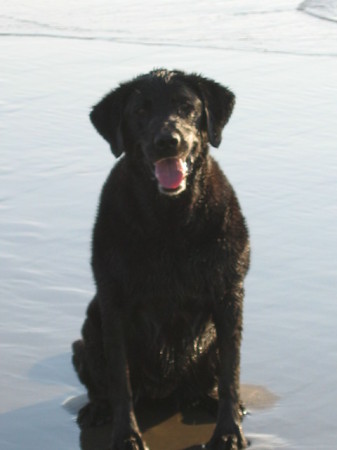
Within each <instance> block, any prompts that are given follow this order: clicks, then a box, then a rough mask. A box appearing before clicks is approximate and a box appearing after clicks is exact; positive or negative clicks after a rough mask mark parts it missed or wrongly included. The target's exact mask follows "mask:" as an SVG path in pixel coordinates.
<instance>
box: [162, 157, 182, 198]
mask: <svg viewBox="0 0 337 450" xmlns="http://www.w3.org/2000/svg"><path fill="white" fill-rule="evenodd" d="M154 166H155V176H156V179H157V181H158V184H159V189H160V191H161V192H162V193H164V194H167V195H176V194H179V193H180V192H182V191H183V190H185V188H186V176H187V174H188V164H187V162H186V161H185V160H184V159H182V158H179V157H170V158H163V159H160V160H158V161H156V162H155V164H154Z"/></svg>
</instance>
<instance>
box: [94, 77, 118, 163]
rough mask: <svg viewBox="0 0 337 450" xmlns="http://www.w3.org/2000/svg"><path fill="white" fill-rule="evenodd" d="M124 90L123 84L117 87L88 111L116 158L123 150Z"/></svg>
mask: <svg viewBox="0 0 337 450" xmlns="http://www.w3.org/2000/svg"><path fill="white" fill-rule="evenodd" d="M126 91H127V89H126V87H125V85H124V86H120V87H118V88H117V89H116V90H114V91H112V92H110V93H109V94H107V95H106V96H105V97H104V98H103V99H102V100H101V101H100V102H99V103H97V105H95V106H94V107H93V108H92V111H91V113H90V120H91V122H92V124H93V125H94V127H95V128H96V130H97V131H98V132H99V134H100V135H101V136H102V137H103V138H104V139H105V140H106V141H108V143H109V144H110V147H111V151H112V153H113V154H114V155H115V156H116V158H118V157H119V156H120V155H121V154H122V153H123V152H124V142H123V133H122V120H123V111H124V104H125V103H124V102H125V97H126Z"/></svg>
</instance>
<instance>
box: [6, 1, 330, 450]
mask: <svg viewBox="0 0 337 450" xmlns="http://www.w3.org/2000/svg"><path fill="white" fill-rule="evenodd" d="M153 67H168V68H178V69H182V70H186V71H194V72H198V73H202V74H204V75H206V76H208V77H210V78H214V79H215V80H217V81H219V82H220V83H222V84H224V85H226V86H228V87H230V88H231V89H232V90H233V91H234V92H235V94H236V96H237V105H236V108H235V111H234V114H233V117H232V118H231V120H230V122H229V124H228V126H227V127H226V129H225V132H224V134H223V142H222V144H221V146H220V148H219V149H212V154H213V156H214V157H215V158H216V159H217V160H218V161H219V162H220V164H221V166H222V168H223V170H224V171H225V173H226V174H227V176H228V178H229V179H230V181H231V183H232V184H233V185H234V187H235V189H236V192H237V193H238V196H239V199H240V202H241V205H242V209H243V211H244V214H245V216H246V218H247V222H248V225H249V229H250V234H251V242H252V255H253V258H252V265H251V270H250V272H249V275H248V278H247V282H246V300H245V310H244V334H243V347H242V365H241V381H242V385H243V388H242V391H243V396H244V397H245V398H246V403H247V406H248V409H249V410H250V412H251V414H250V415H248V417H247V418H245V421H244V430H245V433H246V434H247V436H248V438H249V439H250V440H251V443H252V446H251V448H252V449H255V450H262V449H266V450H276V449H284V448H285V449H291V450H299V449H301V450H302V449H303V450H304V449H313V450H334V449H335V448H336V441H337V431H336V424H335V404H336V402H337V378H336V373H337V357H336V353H337V347H336V342H337V319H336V317H337V302H336V284H337V282H336V280H337V277H336V275H337V267H336V256H335V255H336V244H337V235H336V231H335V229H336V220H337V208H336V193H337V176H336V175H337V171H336V168H337V156H336V149H337V144H336V117H337V1H327V2H318V1H313V0H312V1H305V2H302V3H300V2H296V1H290V0H285V1H280V0H276V1H275V2H273V4H272V5H270V4H269V2H266V1H256V2H254V3H252V2H249V1H248V0H237V1H233V0H231V1H228V2H214V4H213V3H212V7H211V8H210V6H209V4H206V3H205V2H203V1H201V0H196V1H194V2H192V1H190V0H186V1H180V2H178V1H173V0H172V1H170V2H162V3H158V2H155V1H154V0H145V2H144V1H143V2H140V1H138V0H132V1H130V2H122V1H121V0H118V1H116V2H108V1H106V0H98V1H97V2H93V1H90V0H84V1H83V2H81V4H79V3H78V2H76V0H70V1H67V2H65V1H63V0H62V1H60V2H58V3H57V4H54V3H51V2H41V1H34V2H30V1H29V0H17V1H15V2H10V3H9V2H8V4H4V5H2V6H1V11H0V117H1V121H0V143H1V145H0V212H1V214H0V261H1V275H0V277H1V280H0V317H1V324H0V361H1V363H0V398H1V402H0V448H1V449H2V450H22V449H23V448H24V449H25V450H46V449H48V450H60V449H62V450H74V449H82V450H89V449H91V450H93V449H94V450H100V449H101V448H102V449H105V447H104V445H106V443H104V442H105V441H104V439H105V437H104V436H106V432H107V431H106V430H105V431H104V430H102V431H101V432H95V433H94V434H90V433H89V434H87V435H85V436H83V435H82V436H80V432H79V429H78V427H77V425H76V423H75V421H74V417H75V413H76V408H78V404H79V403H80V402H81V401H83V394H84V389H83V388H82V386H81V385H80V384H79V382H78V381H77V378H76V376H75V373H74V372H73V370H72V367H71V361H70V345H71V342H72V341H73V340H75V339H77V338H78V337H79V333H80V327H81V325H82V321H83V317H84V312H85V309H86V306H87V304H88V302H89V301H90V299H91V297H92V295H93V293H94V285H93V280H92V275H91V271H90V240H91V228H92V224H93V220H94V217H95V213H96V207H97V202H98V196H99V193H100V189H101V187H102V184H103V182H104V180H105V178H106V176H107V174H108V173H109V171H110V170H111V167H112V166H113V164H114V162H115V160H114V158H113V156H112V155H111V153H110V151H109V149H108V147H107V145H106V143H104V142H103V140H102V139H101V138H100V137H99V136H98V135H97V133H95V131H94V129H93V128H92V127H91V125H90V122H89V119H88V113H89V111H90V107H91V106H92V105H93V104H95V103H96V101H97V100H98V99H99V98H100V97H101V96H102V95H103V94H104V93H105V92H107V91H108V90H110V89H112V88H113V87H115V86H117V85H118V83H119V82H121V81H123V80H127V79H129V78H131V77H133V76H135V75H137V74H140V73H143V72H146V71H149V70H150V69H152V68H153ZM69 399H71V400H69ZM154 414H155V416H156V417H157V423H155V422H153V421H152V422H151V421H150V422H149V423H150V425H147V426H146V430H147V431H146V436H147V438H148V441H149V443H150V444H151V449H153V450H156V449H158V450H183V449H184V448H186V446H192V445H193V444H197V443H200V440H203V439H205V440H206V439H207V436H208V433H209V430H210V427H211V426H213V425H212V424H211V421H212V420H211V419H210V418H209V417H206V416H203V415H202V414H201V413H200V412H195V414H194V416H193V414H192V416H191V417H192V419H186V418H184V417H183V416H181V414H177V413H176V412H175V411H167V413H165V414H163V416H161V415H160V414H159V413H154ZM200 414H201V415H200ZM186 417H190V416H188V415H187V416H186ZM193 417H194V419H193ZM193 422H195V423H193ZM144 426H145V425H144ZM170 436H172V440H171V441H170V439H169V437H170Z"/></svg>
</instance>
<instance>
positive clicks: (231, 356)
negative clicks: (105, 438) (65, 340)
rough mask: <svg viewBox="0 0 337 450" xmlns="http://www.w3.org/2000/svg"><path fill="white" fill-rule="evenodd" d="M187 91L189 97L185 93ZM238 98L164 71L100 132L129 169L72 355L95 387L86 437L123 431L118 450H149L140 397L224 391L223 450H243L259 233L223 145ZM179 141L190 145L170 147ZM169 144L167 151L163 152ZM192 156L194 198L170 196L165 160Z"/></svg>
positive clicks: (100, 231)
mask: <svg viewBox="0 0 337 450" xmlns="http://www.w3.org/2000/svg"><path fill="white" fill-rule="evenodd" d="M177 93H178V94H177ZM233 106H234V95H233V94H232V93H231V92H230V91H229V90H228V89H226V88H224V87H223V86H221V85H219V84H217V83H215V82H214V81H212V80H209V79H207V78H203V77H201V76H198V75H195V74H191V75H189V74H185V73H183V72H179V71H174V72H170V71H166V70H155V71H153V72H151V73H149V74H146V75H142V76H139V77H137V78H135V79H134V80H132V81H130V82H128V83H124V84H122V85H120V86H119V87H118V88H117V89H116V90H114V91H112V92H111V93H109V94H108V95H107V96H106V97H104V98H103V100H102V101H101V102H99V103H98V104H97V105H96V106H95V107H94V108H93V110H92V113H91V120H92V122H93V125H94V126H95V128H96V129H97V130H98V132H99V133H100V134H101V135H102V136H103V137H104V138H105V139H106V140H107V141H108V142H109V144H110V146H111V149H112V151H113V153H114V154H115V156H120V155H121V154H123V156H122V157H121V158H120V159H119V161H118V162H117V164H116V165H115V167H114V168H113V170H112V171H111V173H110V175H109V177H108V179H107V181H106V183H105V185H104V187H103V190H102V194H101V198H100V204H99V210H98V215H97V220H96V224H95V227H94V233H93V256H92V268H93V272H94V277H95V281H96V285H97V293H96V295H95V297H94V299H93V300H92V302H91V303H90V305H89V307H88V311H87V317H86V320H85V322H84V325H83V329H82V335H83V339H82V340H80V341H76V342H75V343H74V344H73V351H74V353H73V362H74V366H75V368H76V371H77V373H78V375H79V378H80V380H81V381H82V382H83V383H84V384H85V386H86V387H87V389H88V394H89V399H90V402H89V404H88V405H87V406H86V407H84V408H83V409H82V410H81V411H80V413H79V416H78V422H79V425H80V426H81V427H83V428H85V427H90V426H95V425H99V424H101V423H104V422H105V421H107V420H110V419H111V418H112V419H113V426H112V443H111V449H113V450H126V449H135V450H140V449H145V448H147V447H146V445H145V443H144V442H143V441H142V438H141V434H140V432H139V429H138V426H137V421H136V418H135V415H134V408H133V404H134V402H135V401H137V399H139V398H141V397H152V398H157V399H158V398H164V397H168V396H176V398H177V399H180V400H181V401H183V402H185V401H195V400H198V399H199V400H202V399H204V398H206V397H207V396H208V395H209V393H210V392H211V391H212V390H214V388H215V387H216V386H218V392H219V407H218V417H217V424H216V427H215V430H214V434H213V436H212V438H211V440H210V441H209V443H208V444H207V448H208V449H210V450H221V449H237V448H244V447H245V446H246V441H245V439H244V436H243V434H242V429H241V425H240V423H241V414H240V405H239V402H240V399H239V364H240V343H241V331H242V302H243V293H244V292H243V279H244V276H245V274H246V272H247V270H248V265H249V243H248V233H247V228H246V225H245V221H244V218H243V216H242V214H241V211H240V207H239V204H238V201H237V198H236V196H235V193H234V191H233V189H232V187H231V185H230V184H229V182H228V180H227V178H226V177H225V175H224V174H223V172H222V171H221V169H220V168H219V166H218V164H217V163H216V162H215V161H214V159H213V158H212V157H211V156H210V155H209V149H208V143H211V144H212V145H213V146H218V145H219V144H220V142H221V131H222V128H223V127H224V125H225V124H226V123H227V121H228V119H229V117H230V115H231V112H232V109H233ZM174 134H179V139H180V141H179V143H178V144H177V143H175V144H174V143H173V144H172V139H171V141H170V139H169V138H170V136H172V135H174ZM158 136H159V138H161V137H162V136H164V141H165V139H166V142H167V143H168V144H167V146H165V145H164V146H163V145H161V146H156V144H155V143H156V142H158ZM180 154H183V155H184V158H187V160H188V163H189V174H188V177H187V182H186V188H185V189H184V190H183V191H182V192H179V193H174V192H173V193H171V192H163V191H160V189H159V188H158V181H157V179H156V177H155V176H154V167H153V164H154V162H155V161H156V160H157V159H159V158H163V157H167V156H170V157H171V156H180Z"/></svg>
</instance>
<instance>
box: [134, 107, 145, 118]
mask: <svg viewBox="0 0 337 450" xmlns="http://www.w3.org/2000/svg"><path fill="white" fill-rule="evenodd" d="M135 113H136V114H137V116H140V117H144V116H146V115H147V113H148V110H147V109H146V108H143V107H141V108H138V109H136V110H135Z"/></svg>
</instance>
